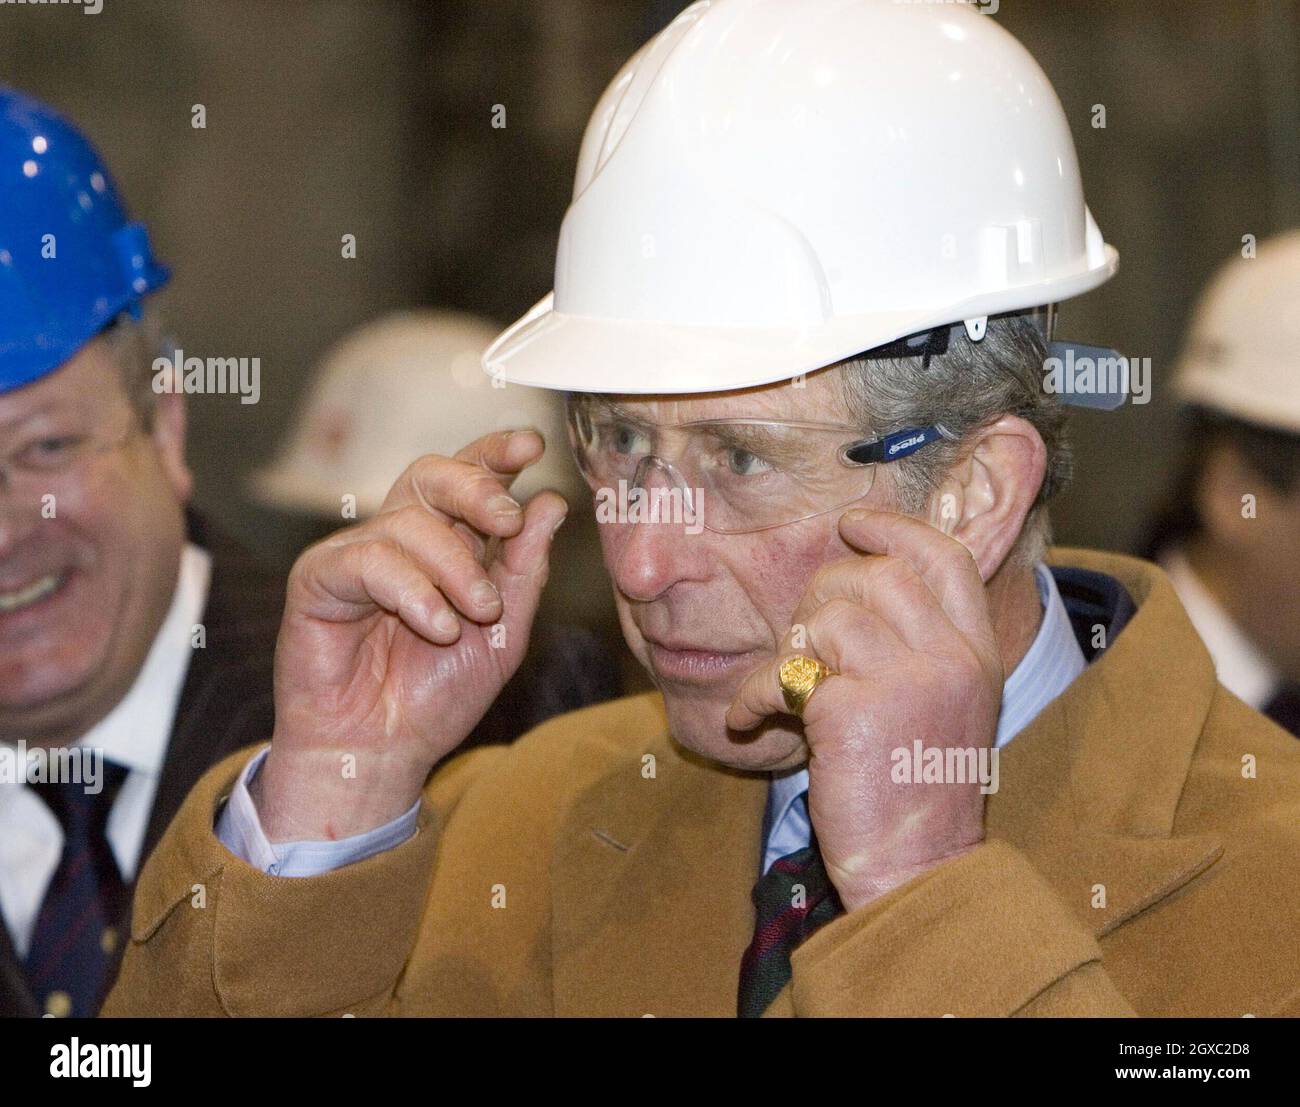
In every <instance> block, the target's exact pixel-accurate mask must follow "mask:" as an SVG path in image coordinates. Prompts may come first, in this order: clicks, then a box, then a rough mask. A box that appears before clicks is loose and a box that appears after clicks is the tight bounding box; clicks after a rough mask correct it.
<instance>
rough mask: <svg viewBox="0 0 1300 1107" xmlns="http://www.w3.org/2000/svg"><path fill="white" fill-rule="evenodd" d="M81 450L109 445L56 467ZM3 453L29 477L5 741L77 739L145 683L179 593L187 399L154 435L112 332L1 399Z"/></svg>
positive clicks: (6, 555)
mask: <svg viewBox="0 0 1300 1107" xmlns="http://www.w3.org/2000/svg"><path fill="white" fill-rule="evenodd" d="M77 442H89V443H93V444H94V447H95V448H93V449H85V450H82V451H80V452H79V453H78V455H77V456H78V457H79V459H80V460H78V461H77V463H76V464H75V465H73V466H72V467H71V468H68V469H64V470H60V469H58V468H57V467H53V468H51V469H50V471H48V472H46V471H42V470H43V469H44V468H45V467H46V466H51V464H52V459H56V458H57V457H58V455H59V451H60V450H64V449H68V448H70V447H71V446H73V445H74V444H75V443H77ZM0 456H2V457H3V458H5V459H7V460H8V461H10V462H11V463H13V467H14V469H15V471H16V472H18V474H19V475H18V477H17V481H18V485H17V487H14V486H13V485H12V484H9V483H7V484H6V486H4V487H0V739H7V740H10V741H14V740H17V739H19V738H22V739H25V740H26V741H27V742H29V743H36V742H57V741H69V740H71V739H73V738H75V737H76V736H77V735H79V734H81V733H84V732H85V730H86V729H87V728H88V727H90V726H92V725H93V724H94V723H95V722H97V721H98V720H99V719H100V718H102V717H103V716H104V714H106V713H107V712H108V711H109V710H110V709H111V708H112V707H113V706H114V705H115V704H116V703H117V702H118V700H119V699H120V698H121V696H122V695H123V694H124V693H125V692H126V690H127V689H128V688H129V687H130V686H131V684H132V682H133V681H134V679H135V676H136V674H137V672H138V671H139V668H140V666H141V664H142V663H143V661H144V658H145V656H146V654H147V653H148V649H149V646H150V644H151V642H152V641H153V638H154V635H155V634H156V633H157V629H158V627H159V625H160V624H161V622H162V619H163V616H164V615H165V613H166V610H167V607H168V605H169V603H170V600H171V595H172V592H173V590H174V588H175V584H176V574H177V570H178V566H179V558H180V551H181V547H182V545H183V544H184V533H185V532H184V514H183V504H184V502H185V500H186V498H187V497H188V495H189V491H190V475H189V472H188V471H187V470H186V468H185V462H184V414H183V409H182V408H181V406H180V397H178V396H174V395H167V396H162V397H160V398H159V403H158V406H157V410H156V411H155V413H154V416H153V419H152V426H151V427H150V428H145V427H143V426H142V423H141V420H140V417H139V416H138V415H137V414H136V413H135V412H133V410H132V405H131V403H130V400H129V398H128V394H127V391H126V387H125V384H124V379H123V375H122V372H121V370H120V369H119V368H118V365H117V364H116V362H115V360H114V356H113V351H112V348H111V347H110V345H109V340H108V339H107V338H105V337H103V336H101V337H100V338H97V339H95V340H93V341H92V342H90V343H88V344H87V345H86V346H84V347H83V348H82V349H81V350H80V351H79V352H78V353H77V355H76V356H75V357H73V358H72V359H71V360H70V361H68V362H67V363H65V364H64V365H63V366H61V367H60V368H59V369H58V370H56V371H55V372H53V373H51V374H49V375H48V376H46V377H43V378H41V379H40V380H38V381H36V382H34V383H33V384H29V385H27V386H25V387H23V388H20V389H17V390H15V391H13V392H9V393H6V394H4V395H0ZM23 470H26V471H27V474H28V475H22V471H23Z"/></svg>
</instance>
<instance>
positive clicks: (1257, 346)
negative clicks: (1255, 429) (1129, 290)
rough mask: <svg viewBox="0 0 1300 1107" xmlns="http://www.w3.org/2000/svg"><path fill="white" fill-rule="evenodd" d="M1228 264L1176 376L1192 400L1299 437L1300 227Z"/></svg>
mask: <svg viewBox="0 0 1300 1107" xmlns="http://www.w3.org/2000/svg"><path fill="white" fill-rule="evenodd" d="M1255 253H1256V256H1255V257H1253V258H1246V257H1242V256H1241V255H1240V254H1239V255H1237V256H1236V257H1234V258H1233V259H1232V260H1230V261H1228V262H1227V263H1226V264H1224V265H1223V266H1222V267H1221V268H1220V269H1219V271H1218V272H1217V273H1216V274H1215V276H1214V278H1213V280H1212V281H1211V282H1210V284H1209V285H1208V287H1207V288H1206V290H1205V292H1204V293H1203V294H1202V296H1201V299H1200V301H1199V303H1198V304H1197V306H1196V311H1195V313H1194V314H1193V316H1192V322H1191V325H1190V329H1189V332H1188V336H1187V343H1186V346H1185V348H1184V351H1183V356H1182V360H1181V362H1180V363H1179V370H1178V375H1177V377H1176V378H1175V389H1176V391H1177V393H1178V398H1179V399H1180V400H1181V401H1182V402H1183V403H1186V404H1195V405H1198V406H1200V407H1207V408H1212V409H1214V410H1216V411H1222V412H1225V413H1227V414H1230V415H1235V416H1237V417H1238V418H1241V419H1245V420H1247V421H1248V422H1252V423H1261V424H1263V425H1265V426H1269V427H1274V428H1277V429H1279V430H1285V431H1294V432H1295V433H1297V434H1300V230H1294V231H1288V232H1287V233H1286V234H1282V235H1278V236H1277V237H1275V238H1266V239H1264V240H1263V241H1262V242H1260V243H1258V244H1257V246H1256V250H1255Z"/></svg>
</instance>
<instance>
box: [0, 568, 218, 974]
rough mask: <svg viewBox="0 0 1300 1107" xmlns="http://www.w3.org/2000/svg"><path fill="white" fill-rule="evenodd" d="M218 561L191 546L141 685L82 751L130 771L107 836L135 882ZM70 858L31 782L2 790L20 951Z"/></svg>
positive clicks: (125, 874) (8, 882)
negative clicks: (94, 752)
mask: <svg viewBox="0 0 1300 1107" xmlns="http://www.w3.org/2000/svg"><path fill="white" fill-rule="evenodd" d="M211 575H212V558H211V556H210V555H209V554H208V553H207V551H206V550H203V549H200V548H199V547H198V546H195V545H193V544H192V543H191V544H187V545H186V546H185V549H184V551H183V552H182V554H181V564H180V571H179V573H178V575H177V583H176V591H175V592H174V593H173V595H172V602H171V607H170V608H169V609H168V611H167V615H166V616H165V617H164V619H163V623H162V626H161V627H159V628H158V633H157V635H156V636H155V637H154V641H153V645H152V646H151V647H150V648H149V653H148V656H147V657H146V658H145V662H144V664H143V665H142V666H141V667H140V672H139V673H138V674H137V676H136V679H135V683H134V684H132V685H131V687H130V689H129V690H128V691H127V693H126V695H125V696H123V697H122V698H121V699H120V700H119V701H118V703H117V705H116V706H115V707H114V708H113V709H112V710H111V711H110V712H109V713H108V714H107V715H105V716H104V717H103V718H102V719H101V720H100V721H99V722H98V723H96V724H95V725H94V726H93V727H92V728H91V729H90V730H89V731H87V732H86V733H85V734H83V735H82V736H81V737H80V738H79V739H77V741H76V742H75V743H74V745H76V746H79V747H83V748H86V749H92V750H98V751H100V752H101V753H102V755H103V758H104V760H105V761H111V762H114V763H115V764H118V765H121V766H123V767H125V768H126V769H127V770H128V772H127V776H126V779H125V780H124V781H123V783H122V788H121V791H119V792H118V794H117V798H116V799H115V800H114V801H113V807H112V810H111V811H110V812H109V817H108V827H107V831H106V833H107V836H108V841H109V845H110V847H111V848H112V850H113V856H114V857H115V858H116V860H117V867H118V869H119V870H120V871H121V873H122V878H123V879H124V880H125V881H127V882H128V883H129V882H130V881H132V880H134V879H135V873H136V869H137V868H138V866H139V864H140V851H141V849H142V848H143V846H144V836H145V833H146V831H147V830H148V826H149V814H150V812H151V811H152V810H153V800H154V795H155V793H156V792H157V790H158V781H159V779H160V777H161V775H162V767H163V761H164V759H165V758H166V756H167V746H168V743H169V742H170V741H171V732H172V724H173V721H174V719H175V716H176V707H177V703H178V702H179V700H180V695H181V687H182V686H183V685H184V683H185V674H186V672H187V671H188V669H189V665H190V655H191V652H192V648H191V645H190V642H191V635H192V633H193V628H194V625H195V624H196V623H199V622H202V618H203V609H204V607H205V606H206V605H207V600H208V585H209V582H210V580H211ZM62 854H63V828H62V827H61V826H60V825H59V821H58V819H56V818H55V817H54V815H53V814H52V813H51V812H50V809H49V808H48V807H46V806H45V804H44V803H43V802H42V801H41V800H40V799H39V798H38V797H37V795H36V794H35V793H34V792H33V791H32V790H31V789H30V788H28V787H27V785H26V784H25V783H7V784H0V913H3V916H4V924H5V926H6V927H7V928H8V931H9V936H10V939H11V940H12V942H13V945H14V950H15V952H16V953H17V954H18V956H19V957H26V955H27V951H28V949H29V948H30V947H31V941H32V930H33V928H34V927H35V925H36V918H37V915H38V914H39V913H40V909H41V902H42V901H43V900H44V898H45V890H46V889H47V888H48V887H49V883H50V880H51V879H52V878H53V876H54V873H55V871H56V870H57V869H58V867H59V858H60V857H61V856H62Z"/></svg>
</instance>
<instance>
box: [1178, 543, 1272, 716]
mask: <svg viewBox="0 0 1300 1107" xmlns="http://www.w3.org/2000/svg"><path fill="white" fill-rule="evenodd" d="M1160 567H1161V568H1162V569H1164V571H1165V573H1166V575H1167V576H1168V577H1169V581H1170V583H1171V584H1172V585H1173V586H1174V591H1175V592H1177V593H1178V598H1179V599H1180V600H1181V601H1182V604H1183V609H1184V610H1185V611H1186V612H1187V617H1188V618H1189V619H1191V620H1192V626H1194V627H1195V628H1196V633H1197V634H1199V635H1200V636H1201V641H1203V642H1204V643H1205V648H1206V649H1207V650H1209V651H1210V657H1212V658H1213V659H1214V669H1215V672H1216V673H1217V674H1218V677H1219V683H1220V684H1222V685H1223V686H1224V687H1225V688H1226V689H1227V690H1228V691H1229V692H1231V693H1232V694H1233V695H1235V696H1237V697H1239V698H1240V699H1243V700H1245V701H1246V702H1247V703H1248V704H1250V706H1251V707H1253V708H1254V709H1255V710H1256V711H1260V710H1262V709H1263V707H1264V705H1265V704H1267V703H1268V701H1269V700H1271V699H1272V698H1273V696H1274V694H1275V693H1276V692H1277V689H1278V685H1279V684H1281V677H1280V676H1279V675H1278V672H1277V670H1276V669H1274V668H1273V666H1272V665H1271V664H1270V663H1269V661H1268V658H1266V657H1265V656H1264V655H1263V653H1261V652H1260V650H1259V649H1258V648H1257V647H1256V646H1255V644H1254V643H1253V642H1252V641H1251V640H1250V639H1249V638H1247V637H1246V635H1245V634H1244V633H1243V632H1242V630H1241V628H1240V627H1239V626H1237V624H1236V623H1234V622H1233V621H1232V618H1231V616H1229V614H1228V613H1227V612H1226V611H1224V610H1223V608H1222V606H1221V605H1220V604H1219V601H1218V600H1216V599H1215V598H1214V597H1213V596H1212V595H1211V594H1210V590H1209V589H1208V588H1206V587H1205V585H1204V584H1202V583H1201V580H1200V578H1199V577H1198V576H1197V575H1196V572H1195V571H1194V570H1193V569H1192V567H1191V565H1190V564H1189V563H1188V561H1187V558H1186V557H1185V556H1184V555H1183V553H1182V551H1181V550H1169V551H1166V552H1165V553H1163V554H1162V555H1161V556H1160Z"/></svg>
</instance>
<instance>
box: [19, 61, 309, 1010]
mask: <svg viewBox="0 0 1300 1107" xmlns="http://www.w3.org/2000/svg"><path fill="white" fill-rule="evenodd" d="M0 181H3V184H0V756H2V761H0V764H2V765H3V772H0V913H3V926H0V1015H40V1014H45V1015H54V1016H61V1015H92V1014H94V1013H95V1011H96V1010H97V1008H98V1005H99V1003H100V1000H101V998H102V996H103V994H104V993H105V992H106V991H107V987H108V985H109V984H110V983H111V980H112V977H113V975H114V972H115V966H116V964H117V962H118V960H119V957H120V951H121V947H122V946H123V944H124V938H125V927H126V925H127V922H128V914H129V909H130V903H131V890H132V887H133V882H134V880H135V877H136V874H137V873H138V872H139V870H140V868H141V866H142V864H143V861H144V859H145V858H146V857H147V856H148V854H149V852H150V851H151V850H152V848H153V845H154V843H155V842H157V841H158V839H159V838H160V837H161V835H162V833H163V831H164V830H165V829H166V827H167V824H168V823H169V822H170V821H171V818H172V816H173V815H174V814H175V813H176V810H177V809H178V807H179V806H180V803H181V801H182V800H183V799H184V798H185V795H186V793H187V792H188V791H189V790H190V786H191V785H192V784H193V783H194V781H195V780H197V779H198V778H199V776H200V775H201V774H202V773H203V771H204V770H205V769H207V768H208V766H209V765H211V764H212V763H213V762H215V761H218V760H220V759H221V758H222V757H223V756H225V755H226V754H228V753H229V752H230V751H231V750H233V749H237V748H238V747H239V746H241V745H243V744H244V743H246V742H248V741H249V740H250V738H253V737H255V736H256V735H258V734H262V733H265V732H266V731H267V730H268V728H269V727H271V726H272V725H273V710H272V708H273V704H272V696H271V663H272V656H273V652H274V645H275V635H276V630H277V628H278V625H279V620H280V611H281V606H282V602H283V594H284V591H283V590H284V582H283V579H282V578H278V577H275V576H274V575H273V574H270V573H268V572H266V571H265V570H263V569H262V568H261V567H260V566H258V565H257V564H256V562H254V561H253V560H252V559H251V558H250V557H249V556H248V555H247V554H245V553H244V552H243V551H242V550H241V549H239V548H238V547H236V546H235V545H233V544H232V543H230V542H229V541H227V540H224V539H222V538H221V537H220V536H219V535H217V534H216V533H214V532H213V530H212V528H210V527H209V526H207V525H206V524H205V523H204V521H203V520H202V519H201V518H200V517H199V516H198V515H196V514H194V513H192V512H188V511H187V509H186V504H187V502H188V500H189V498H190V491H191V485H192V478H191V474H190V470H189V468H188V467H187V465H186V461H185V398H184V396H183V395H180V394H179V393H176V392H164V393H162V394H158V393H156V392H155V391H154V388H153V361H154V357H155V355H157V354H158V353H159V352H160V343H159V341H158V326H157V321H156V319H155V318H154V317H153V315H152V312H151V311H150V310H148V309H146V306H145V305H146V300H147V298H148V297H149V296H150V295H151V294H152V293H154V292H156V291H157V290H158V289H159V288H161V287H162V286H163V285H164V284H165V283H166V282H167V280H168V277H169V273H168V270H167V269H166V268H165V267H164V266H162V265H161V264H159V263H158V262H157V261H156V260H155V259H154V257H153V254H152V252H151V249H150V245H149V238H148V235H147V233H146V230H145V228H144V226H143V225H142V224H140V223H133V222H130V221H129V220H128V217H127V214H126V211H125V209H124V207H123V204H122V201H121V199H120V197H119V195H118V193H117V190H116V188H115V187H114V184H113V181H112V178H111V176H110V175H109V172H108V168H107V167H106V166H105V164H104V162H103V161H102V160H101V158H100V156H99V154H98V153H97V152H96V151H95V149H94V148H93V147H92V146H91V145H90V143H89V141H88V140H87V139H86V138H85V136H84V135H83V134H82V133H81V132H80V131H78V130H77V129H76V128H75V127H74V126H73V125H72V124H71V123H69V122H68V121H67V120H66V119H64V118H62V117H61V116H59V115H58V114H56V113H55V112H54V110H53V109H51V108H50V107H48V106H47V105H45V104H43V103H40V102H39V101H37V100H35V99H33V98H31V97H29V96H27V95H25V94H23V93H21V92H17V91H14V90H12V89H7V88H3V87H0ZM60 751H62V756H63V758H64V763H65V764H73V763H74V759H69V758H68V757H67V754H68V752H69V751H73V752H75V753H76V754H77V755H78V758H79V759H80V760H77V761H75V763H79V764H86V765H88V766H90V767H91V768H92V773H91V774H90V775H93V777H94V779H93V780H89V779H86V777H85V776H83V775H82V774H81V773H80V772H78V773H77V774H75V775H77V776H78V777H79V778H80V779H67V778H68V777H69V776H71V775H73V774H70V773H62V774H56V773H54V772H52V771H45V772H32V771H31V767H32V766H33V764H34V763H37V762H39V761H40V760H42V759H45V760H47V761H49V762H50V763H51V764H53V763H54V762H53V761H52V760H50V759H51V758H53V757H54V755H55V754H58V753H59V752H60ZM20 769H21V771H19V770H20ZM56 775H59V776H60V779H57V780H54V779H50V778H51V777H54V776H56ZM29 777H31V778H32V779H31V782H30V783H29V782H28V778H29Z"/></svg>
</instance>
